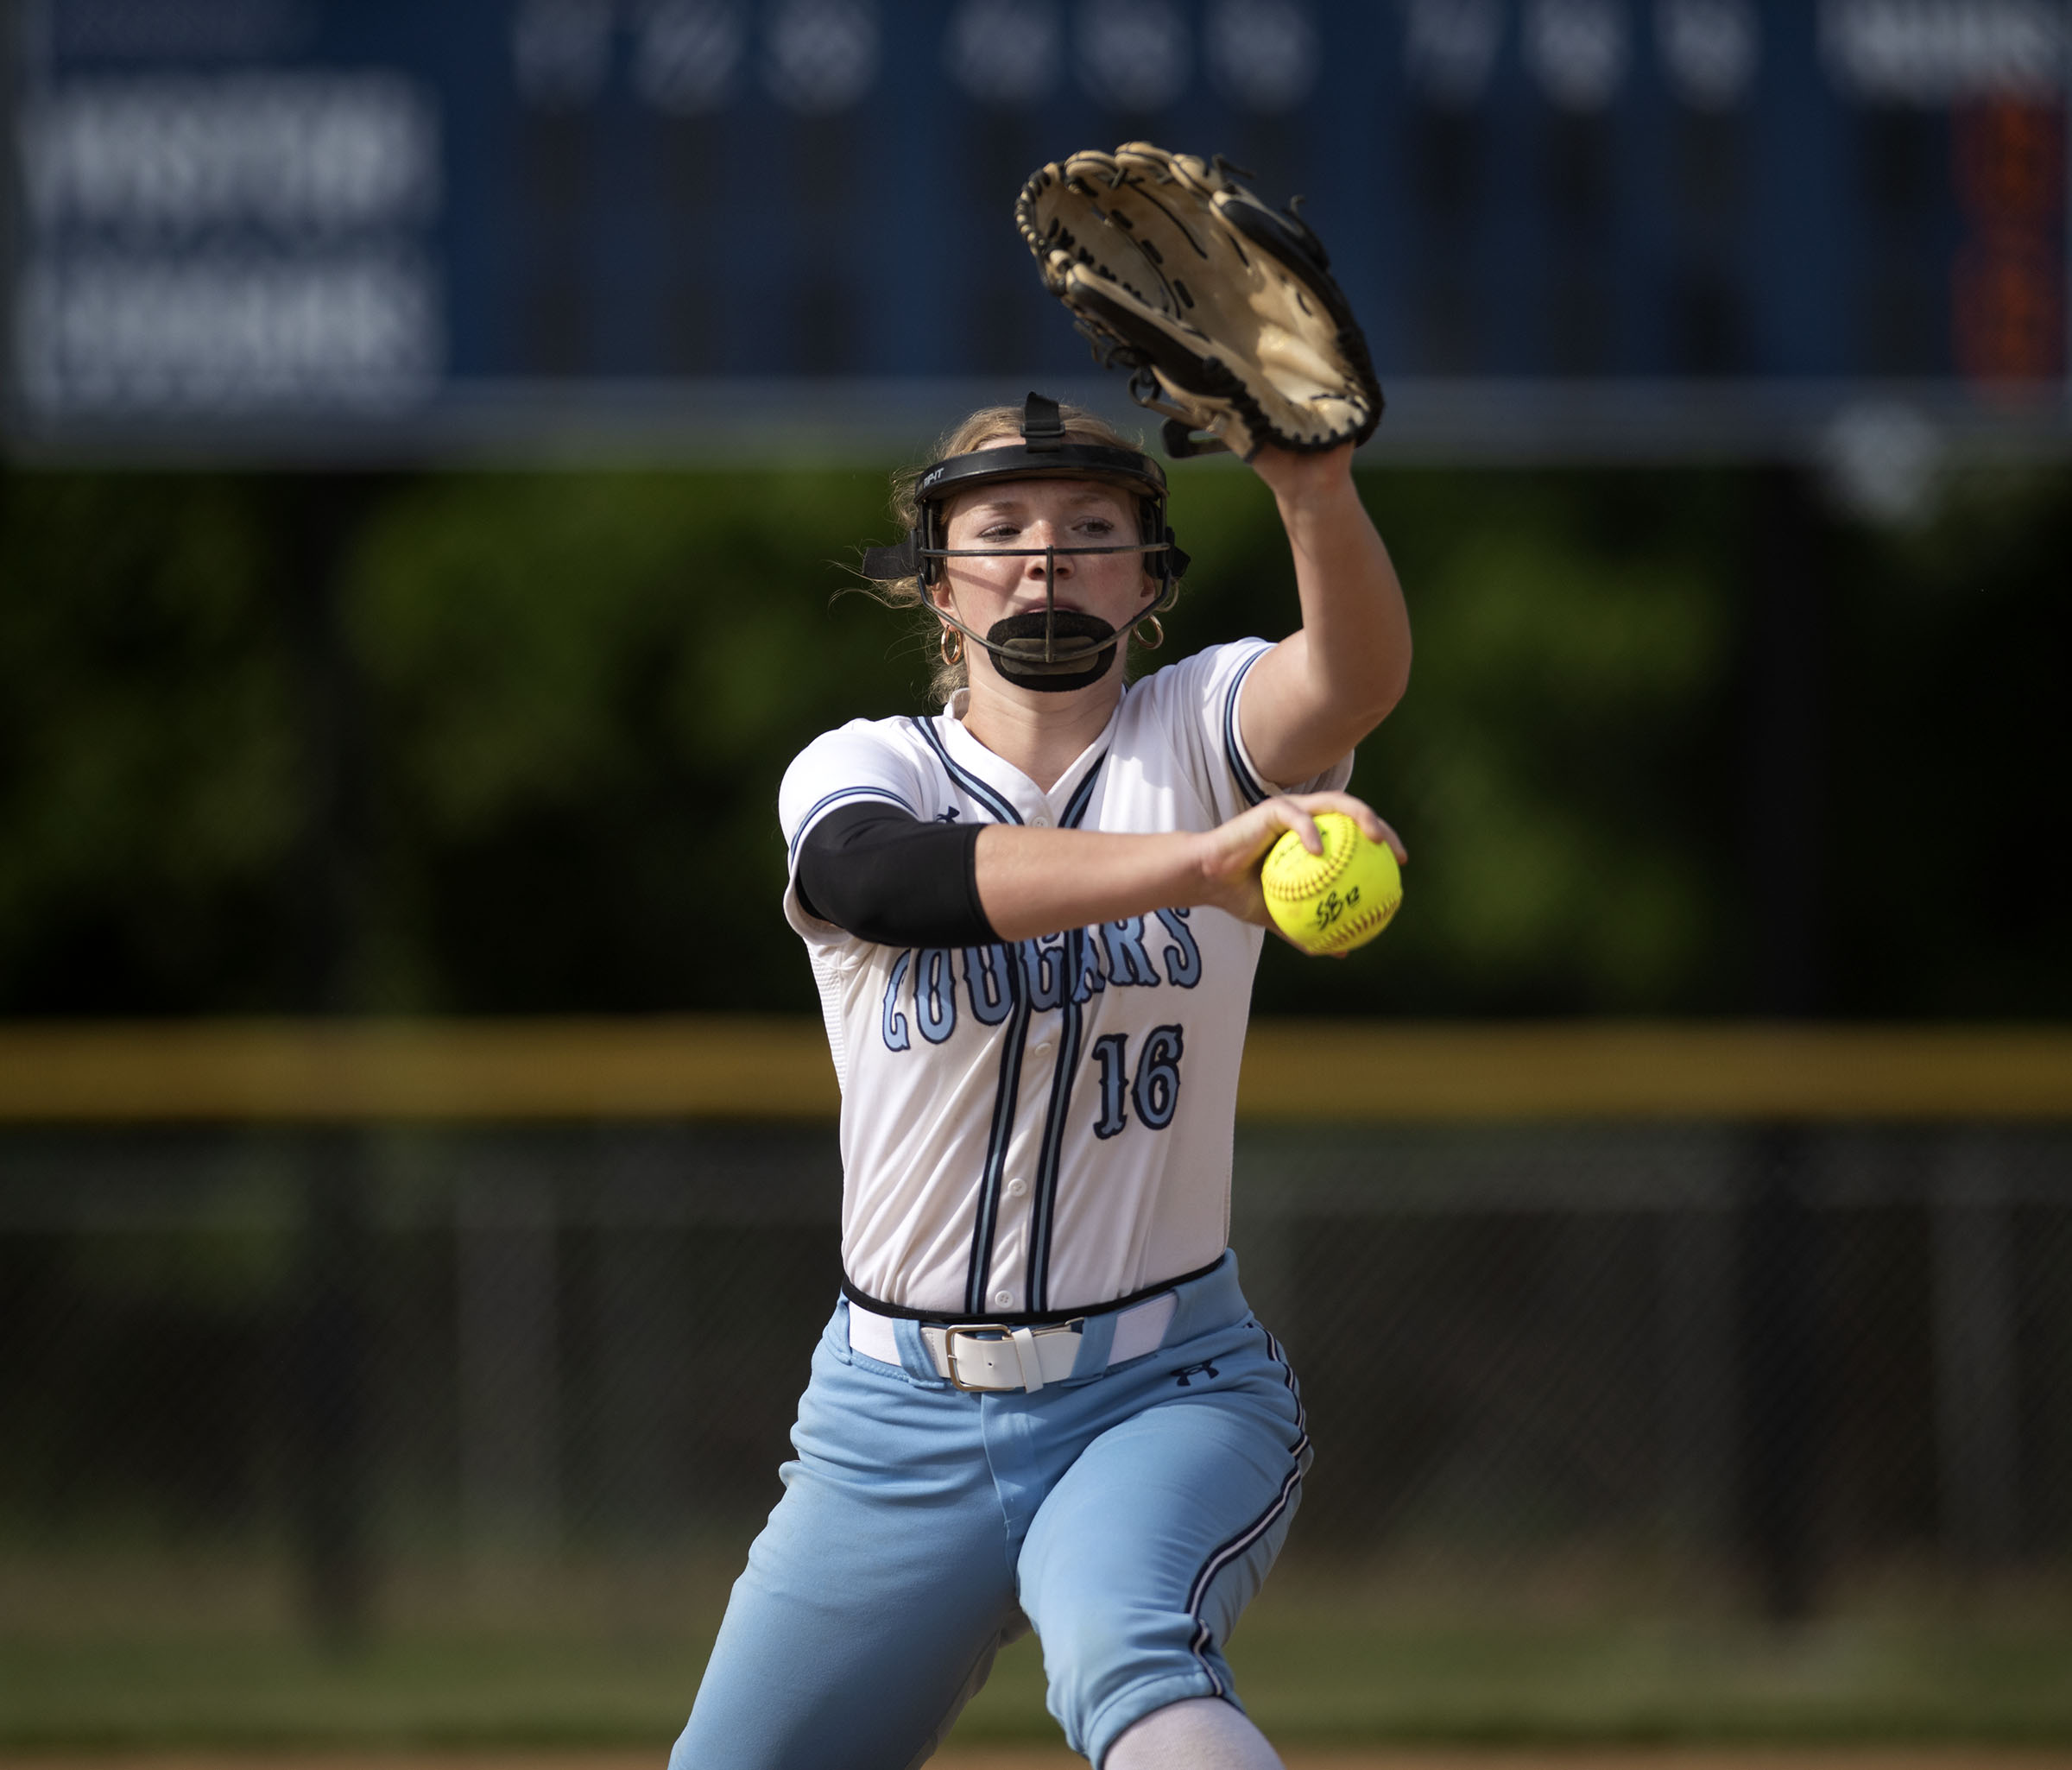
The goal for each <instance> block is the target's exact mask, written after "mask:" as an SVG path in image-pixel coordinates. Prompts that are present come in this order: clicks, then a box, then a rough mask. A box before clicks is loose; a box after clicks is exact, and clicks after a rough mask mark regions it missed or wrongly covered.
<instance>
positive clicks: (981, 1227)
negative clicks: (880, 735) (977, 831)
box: [907, 719, 1029, 1318]
mask: <svg viewBox="0 0 2072 1770" xmlns="http://www.w3.org/2000/svg"><path fill="white" fill-rule="evenodd" d="M907 723H908V724H910V725H912V726H913V729H914V730H916V731H918V732H919V733H920V735H921V739H922V742H924V743H926V744H927V746H928V748H929V749H932V750H933V751H934V752H935V759H936V761H937V762H940V763H941V764H942V767H943V772H944V774H947V775H948V776H949V777H950V778H951V781H954V782H955V783H956V784H957V786H959V787H962V788H963V790H964V792H965V793H968V794H969V795H970V797H971V798H973V799H975V800H977V801H978V802H979V804H981V805H982V806H984V807H985V808H986V809H987V810H988V811H989V812H992V814H993V819H994V821H995V823H1000V824H1019V823H1020V821H1021V816H1020V813H1019V812H1016V810H1015V809H1014V806H1012V805H1011V804H1009V803H1008V800H1007V798H1006V797H1005V795H1003V794H1002V793H999V792H996V791H995V789H994V788H993V787H989V786H988V785H987V784H986V783H985V782H984V781H982V780H980V779H979V778H978V776H977V775H976V774H973V773H972V772H971V771H970V769H969V768H963V767H962V766H960V765H959V764H958V763H957V762H952V761H951V757H950V752H949V749H947V748H946V747H945V746H944V743H943V740H942V736H941V735H940V734H939V733H938V731H937V730H936V729H935V724H934V722H933V721H932V720H930V719H909V720H908V721H907ZM1011 956H1012V957H1013V958H1014V963H1012V964H1009V965H1008V990H1009V991H1010V992H1011V993H1012V995H1013V996H1014V1011H1013V1012H1012V1013H1011V1014H1010V1015H1008V1029H1007V1034H1006V1035H1005V1037H1004V1039H1003V1040H1002V1041H1001V1051H1000V1080H999V1083H998V1084H997V1085H996V1086H995V1090H994V1093H993V1124H992V1128H991V1130H990V1132H989V1135H988V1136H987V1138H986V1161H985V1166H984V1167H983V1168H982V1169H981V1170H980V1172H979V1183H978V1204H977V1206H976V1209H975V1210H974V1211H973V1212H972V1224H971V1260H970V1265H969V1266H968V1267H967V1268H966V1269H965V1274H964V1307H965V1309H966V1310H967V1311H968V1312H970V1314H971V1315H972V1317H973V1318H981V1317H982V1315H983V1313H984V1311H985V1308H986V1305H987V1300H988V1299H987V1293H986V1292H987V1284H988V1280H989V1278H990V1277H991V1274H992V1271H993V1238H994V1236H995V1234H996V1233H997V1231H998V1230H999V1227H1000V1189H1001V1180H1002V1177H1003V1176H1004V1174H1005V1173H1006V1172H1007V1166H1008V1143H1009V1142H1010V1141H1012V1140H1013V1138H1014V1108H1015V1105H1016V1103H1018V1102H1019V1100H1020V1095H1021V1053H1022V1046H1023V1044H1024V1042H1025V1041H1026V1040H1027V1035H1028V1030H1029V993H1028V988H1027V983H1026V982H1025V980H1024V979H1023V977H1022V976H1021V964H1020V956H1019V955H1011Z"/></svg>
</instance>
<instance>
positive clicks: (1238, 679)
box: [1223, 651, 1269, 805]
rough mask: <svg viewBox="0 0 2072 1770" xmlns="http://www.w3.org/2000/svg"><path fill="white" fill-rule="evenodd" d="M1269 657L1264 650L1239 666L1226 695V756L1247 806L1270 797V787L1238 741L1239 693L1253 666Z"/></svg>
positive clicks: (1224, 731)
mask: <svg viewBox="0 0 2072 1770" xmlns="http://www.w3.org/2000/svg"><path fill="white" fill-rule="evenodd" d="M1265 656H1266V653H1264V652H1263V651H1260V652H1254V653H1253V654H1252V655H1251V656H1250V657H1249V658H1248V659H1247V660H1246V661H1245V662H1244V663H1243V664H1242V665H1241V666H1240V667H1239V668H1238V673H1237V674H1236V675H1235V677H1233V678H1232V679H1231V682H1230V692H1229V693H1228V694H1227V695H1225V696H1224V697H1223V755H1224V758H1225V759H1226V760H1227V761H1228V762H1229V764H1230V773H1231V776H1232V778H1233V779H1235V781H1236V782H1237V790H1238V791H1239V792H1240V793H1243V794H1244V796H1245V803H1246V804H1247V805H1257V804H1258V803H1259V802H1260V800H1262V799H1266V798H1267V797H1269V793H1268V790H1267V788H1266V787H1262V786H1260V781H1259V777H1258V776H1257V775H1256V774H1254V773H1253V772H1252V770H1251V769H1250V768H1248V767H1246V765H1245V753H1244V750H1243V749H1242V748H1241V746H1240V745H1239V743H1238V741H1237V696H1238V691H1239V690H1240V689H1241V688H1242V687H1243V686H1245V678H1246V677H1248V676H1249V675H1250V674H1251V673H1252V666H1253V665H1254V664H1256V663H1257V662H1258V661H1260V659H1261V658H1263V657H1265Z"/></svg>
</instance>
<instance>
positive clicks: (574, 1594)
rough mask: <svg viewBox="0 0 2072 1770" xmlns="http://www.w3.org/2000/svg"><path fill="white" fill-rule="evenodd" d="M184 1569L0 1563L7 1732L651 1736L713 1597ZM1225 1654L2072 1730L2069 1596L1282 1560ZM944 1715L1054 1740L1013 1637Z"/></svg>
mask: <svg viewBox="0 0 2072 1770" xmlns="http://www.w3.org/2000/svg"><path fill="white" fill-rule="evenodd" d="M9 1571H10V1570H9V1569H4V1568H0V1586H4V1585H6V1584H8V1580H7V1574H8V1573H9ZM187 1584H188V1586H189V1596H188V1602H186V1604H185V1605H184V1607H171V1606H168V1605H167V1602H166V1600H167V1597H168V1596H169V1595H170V1594H171V1593H172V1592H173V1591H174V1590H177V1589H178V1587H179V1586H180V1581H178V1580H177V1579H173V1580H172V1581H171V1584H167V1583H166V1580H165V1578H164V1577H161V1583H160V1584H158V1585H157V1586H155V1587H152V1588H150V1590H151V1591H152V1592H155V1594H156V1596H155V1597H148V1596H147V1594H146V1593H145V1591H144V1590H143V1589H142V1588H140V1589H138V1590H136V1591H135V1592H133V1593H132V1594H131V1596H132V1597H133V1598H135V1599H136V1600H137V1604H138V1608H136V1609H131V1610H130V1611H128V1612H127V1613H125V1611H124V1609H123V1606H122V1605H120V1604H119V1603H116V1602H113V1600H114V1598H115V1597H117V1596H119V1594H117V1593H115V1592H114V1591H112V1590H106V1589H102V1590H99V1593H98V1596H96V1595H95V1587H94V1583H93V1582H92V1581H75V1582H73V1583H72V1584H71V1587H70V1596H69V1598H68V1599H67V1600H66V1602H58V1597H59V1594H58V1592H57V1590H55V1589H54V1588H47V1590H48V1591H49V1596H50V1597H51V1602H49V1603H48V1604H47V1605H45V1606H43V1607H41V1615H40V1616H39V1615H37V1614H35V1612H36V1610H37V1609H38V1607H37V1606H36V1605H35V1603H34V1602H33V1600H34V1596H35V1581H33V1580H32V1581H31V1582H29V1584H28V1586H27V1587H24V1585H23V1584H22V1583H21V1582H19V1581H17V1582H16V1583H15V1584H14V1589H13V1591H12V1595H11V1598H10V1599H9V1601H7V1602H0V1750H4V1749H6V1748H15V1749H21V1748H28V1747H31V1746H35V1747H41V1748H79V1749H89V1748H110V1747H167V1746H231V1747H237V1746H250V1747H262V1746H281V1745H302V1746H352V1747H378V1746H392V1745H447V1746H459V1745H477V1746H498V1745H502V1746H555V1745H560V1746H599V1747H604V1746H616V1745H624V1746H629V1747H640V1748H658V1749H659V1748H660V1747H661V1746H663V1745H664V1744H666V1742H667V1741H668V1740H669V1739H670V1738H671V1737H673V1735H674V1734H675V1732H676V1730H677V1729H678V1728H679V1726H680V1725H681V1723H682V1718H683V1715H684V1713H685V1710H686V1709H687V1708H688V1706H689V1703H690V1700H691V1697H692V1692H693V1691H695V1689H696V1688H697V1684H698V1672H699V1669H700V1667H701V1666H702V1665H703V1663H704V1657H705V1653H706V1652H707V1651H708V1648H709V1646H710V1642H711V1631H712V1629H713V1628H714V1627H715V1626H716V1625H717V1616H718V1610H719V1605H720V1602H722V1600H723V1591H724V1579H723V1577H721V1576H720V1575H719V1574H718V1573H717V1571H716V1568H715V1566H714V1565H708V1564H707V1563H706V1562H704V1561H700V1560H698V1559H696V1558H693V1559H692V1560H691V1561H687V1562H681V1563H677V1564H671V1565H647V1566H645V1567H644V1568H642V1569H641V1570H640V1571H639V1572H638V1573H637V1574H635V1573H634V1572H630V1571H627V1570H624V1569H621V1570H619V1571H616V1572H614V1571H610V1570H605V1571H597V1570H592V1571H591V1574H590V1575H589V1576H587V1577H584V1579H580V1580H574V1581H571V1582H568V1583H565V1584H559V1585H557V1586H556V1588H555V1590H554V1591H553V1593H552V1594H551V1595H549V1596H548V1597H542V1596H541V1595H540V1592H539V1591H538V1590H530V1596H527V1590H528V1589H526V1588H522V1587H512V1588H509V1589H497V1588H494V1587H492V1588H489V1589H484V1588H483V1587H482V1586H480V1585H479V1584H478V1585H477V1586H476V1587H474V1588H472V1589H471V1595H469V1593H468V1592H466V1591H464V1590H463V1588H462V1586H461V1584H459V1583H458V1582H451V1581H449V1582H441V1581H439V1580H438V1579H435V1578H427V1579H426V1581H425V1582H424V1583H423V1584H422V1585H421V1587H420V1590H417V1591H416V1593H415V1594H414V1595H411V1594H401V1595H398V1594H390V1595H388V1596H387V1597H386V1598H385V1606H384V1608H385V1609H386V1610H388V1611H390V1612H392V1613H394V1614H392V1615H391V1617H390V1624H389V1627H388V1628H386V1629H385V1630H384V1631H383V1632H382V1634H380V1635H379V1636H378V1637H377V1638H376V1640H373V1641H372V1642H371V1643H370V1645H369V1646H367V1647H365V1648H363V1649H362V1650H360V1651H357V1652H353V1653H325V1652H323V1651H319V1650H318V1649H316V1648H314V1647H312V1646H310V1645H308V1644H307V1643H306V1641H304V1640H302V1639H300V1637H299V1636H298V1634H296V1633H295V1632H294V1630H293V1628H291V1627H289V1626H288V1621H287V1613H286V1608H285V1605H284V1602H283V1596H284V1594H283V1591H282V1590H281V1589H280V1587H279V1586H278V1585H277V1584H273V1583H269V1582H268V1580H266V1579H257V1580H254V1581H248V1582H247V1583H245V1584H243V1585H240V1584H237V1582H235V1581H232V1582H229V1583H227V1584H226V1583H223V1582H218V1584H209V1583H208V1582H206V1581H202V1580H193V1581H190V1582H188V1583H187ZM550 1600H551V1601H550ZM183 1609H184V1613H185V1614H184V1615H183V1614H182V1610H183ZM550 1625H551V1626H550ZM1231 1657H1232V1659H1233V1661H1234V1663H1235V1666H1236V1669H1237V1672H1238V1674H1239V1678H1240V1685H1241V1691H1242V1692H1243V1694H1244V1696H1245V1697H1246V1699H1247V1702H1248V1705H1249V1706H1250V1707H1251V1709H1252V1710H1253V1712H1254V1714H1255V1715H1256V1716H1258V1717H1259V1719H1260V1722H1261V1723H1262V1724H1263V1725H1264V1726H1265V1727H1266V1728H1267V1730H1268V1732H1269V1733H1271V1734H1272V1735H1273V1736H1274V1737H1276V1738H1277V1739H1283V1740H1287V1741H1298V1742H1300V1741H1306V1742H1377V1741H1383V1740H1418V1741H1428V1742H1462V1743H1470V1742H1520V1743H1523V1742H1556V1743H1559V1742H1576V1743H1582V1742H1639V1741H1654V1740H1679V1741H1690V1742H1705V1741H1711V1742H1737V1741H1749V1740H1769V1741H1778V1742H1843V1741H1872V1740H1884V1741H1923V1742H1927V1741H1953V1742H1954V1741H1973V1742H2009V1743H2018V1742H2026V1743H2035V1744H2057V1745H2064V1744H2069V1743H2072V1607H2068V1606H2067V1605H2066V1604H2065V1603H2064V1602H2063V1593H2062V1592H2057V1593H2050V1592H2045V1593H2042V1594H2038V1593H2037V1592H2035V1591H2033V1590H2031V1591H2030V1592H2028V1593H2025V1594H2013V1593H2000V1594H1996V1595H1987V1596H1981V1595H1979V1594H1975V1593H1974V1594H1971V1595H1968V1596H1962V1597H1961V1598H1953V1597H1951V1596H1949V1595H1947V1594H1944V1595H1940V1596H1938V1594H1936V1592H1935V1591H1933V1590H1928V1589H1925V1588H1924V1589H1919V1590H1911V1591H1909V1590H1899V1591H1892V1590H1887V1591H1885V1592H1882V1593H1879V1592H1858V1593H1855V1594H1850V1595H1844V1596H1843V1597H1842V1598H1841V1600H1839V1601H1838V1602H1837V1604H1836V1606H1835V1609H1834V1610H1833V1612H1832V1614H1831V1615H1829V1616H1828V1617H1827V1618H1825V1619H1823V1620H1822V1621H1818V1622H1816V1623H1813V1624H1810V1625H1806V1626H1803V1627H1801V1628H1797V1629H1794V1630H1792V1631H1791V1632H1789V1633H1787V1634H1779V1633H1778V1632H1775V1631H1772V1630H1770V1629H1767V1628H1764V1627H1762V1626H1760V1625H1759V1624H1757V1623H1754V1622H1753V1621H1749V1620H1748V1619H1747V1618H1746V1617H1745V1616H1741V1615H1737V1614H1736V1613H1735V1612H1734V1610H1733V1609H1732V1608H1731V1607H1729V1606H1725V1605H1721V1604H1720V1603H1718V1602H1716V1601H1713V1600H1708V1601H1706V1602H1696V1601H1695V1600H1694V1602H1692V1603H1691V1604H1690V1605H1689V1606H1687V1607H1685V1608H1684V1609H1682V1610H1680V1611H1678V1612H1674V1613H1672V1612H1670V1611H1668V1610H1665V1609H1663V1608H1661V1607H1660V1606H1658V1605H1654V1606H1636V1605H1634V1604H1633V1602H1630V1600H1621V1599H1620V1598H1618V1597H1617V1596H1616V1595H1609V1596H1608V1595H1607V1594H1606V1593H1604V1592H1602V1591H1601V1590H1600V1591H1589V1590H1586V1591H1583V1592H1581V1593H1577V1592H1573V1591H1571V1592H1569V1593H1567V1594H1565V1595H1560V1596H1549V1595H1548V1594H1547V1593H1546V1592H1545V1591H1542V1592H1538V1593H1533V1592H1520V1593H1517V1594H1513V1595H1512V1596H1511V1597H1510V1599H1509V1600H1508V1601H1507V1600H1506V1598H1505V1597H1504V1596H1502V1595H1495V1596H1493V1595H1492V1594H1490V1593H1489V1592H1488V1591H1486V1590H1484V1591H1481V1592H1479V1593H1478V1592H1469V1593H1467V1594H1466V1595H1463V1593H1462V1591H1461V1590H1435V1589H1433V1588H1432V1586H1431V1584H1429V1582H1427V1583H1424V1584H1418V1585H1414V1586H1413V1585H1408V1584H1404V1583H1402V1582H1399V1581H1393V1580H1391V1579H1390V1578H1387V1577H1380V1576H1376V1575H1374V1574H1371V1573H1370V1574H1368V1575H1363V1576H1359V1577H1354V1576H1339V1577H1322V1576H1313V1577H1304V1576H1303V1575H1302V1574H1300V1573H1299V1572H1298V1573H1294V1574H1291V1575H1284V1577H1282V1578H1280V1579H1279V1580H1277V1581H1276V1582H1275V1583H1274V1584H1273V1586H1271V1587H1270V1588H1269V1590H1268V1594H1267V1596H1266V1597H1264V1598H1262V1599H1261V1600H1260V1602H1259V1603H1258V1604H1257V1605H1256V1606H1255V1607H1254V1610H1253V1612H1252V1614H1251V1615H1249V1616H1248V1618H1247V1620H1246V1623H1245V1627H1244V1628H1243V1629H1242V1631H1241V1633H1240V1634H1239V1636H1238V1638H1237V1640H1235V1642H1234V1643H1233V1647H1232V1654H1231ZM958 1736H959V1737H960V1738H962V1739H965V1740H975V1739H987V1740H1014V1739H1047V1738H1052V1737H1055V1732H1054V1729H1053V1728H1052V1723H1051V1722H1050V1720H1049V1719H1048V1717H1047V1716H1045V1712H1044V1708H1043V1677H1042V1666H1041V1658H1040V1653H1039V1649H1038V1647H1037V1646H1036V1644H1035V1643H1034V1641H1033V1640H1024V1641H1022V1642H1020V1643H1018V1644H1017V1645H1016V1646H1015V1647H1012V1648H1010V1649H1008V1652H1007V1653H1003V1654H1002V1656H1001V1661H1000V1664H999V1666H997V1668H996V1670H995V1675H994V1678H993V1679H992V1681H991V1683H990V1684H989V1685H988V1687H987V1689H986V1690H985V1691H982V1693H981V1695H980V1696H979V1697H978V1698H977V1699H976V1701H975V1702H974V1703H973V1704H972V1706H971V1708H970V1710H968V1711H967V1713H966V1715H965V1717H964V1719H963V1722H962V1723H960V1726H959V1728H958Z"/></svg>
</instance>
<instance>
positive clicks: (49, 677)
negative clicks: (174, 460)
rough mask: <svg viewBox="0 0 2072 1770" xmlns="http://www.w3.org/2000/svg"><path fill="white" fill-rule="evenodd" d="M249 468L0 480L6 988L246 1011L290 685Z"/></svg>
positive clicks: (28, 995)
mask: <svg viewBox="0 0 2072 1770" xmlns="http://www.w3.org/2000/svg"><path fill="white" fill-rule="evenodd" d="M261 505H262V500H261V499H260V498H259V497H258V496H256V495H255V489H254V487H253V486H252V485H250V484H249V483H246V484H239V483H237V482H232V481H227V480H224V479H218V478H203V477H180V476H168V477H150V478H143V477H138V478H116V477H105V476H87V475H59V474H51V475H41V474H22V473H16V474H10V475H8V476H6V477H4V478H0V1004H3V1005H4V1008H6V1009H7V1010H8V1011H12V1012H16V1013H20V1012H22V1011H25V1010H27V1011H36V1010H42V1009H50V1010H55V1011H60V1012H66V1013H93V1012H103V1011H104V1012H110V1013H136V1012H156V1011H161V1010H177V1009H186V1008H199V1007H203V1006H207V1007H212V1008H250V1007H256V1006H259V1005H262V1004H263V1003H265V1002H268V1000H270V999H273V998H274V996H275V995H276V994H277V991H278V989H279V988H280V986H281V955H282V947H283V939H284V930H283V926H282V924H281V919H280V917H279V915H278V914H277V913H276V911H277V900H278V898H279V894H280V888H279V880H280V876H281V871H282V869H283V868H284V866H285V865H286V864H287V857H288V854H289V851H290V849H291V847H292V844H293V843H294V838H295V833H296V830H297V825H298V810H297V805H296V799H297V778H296V777H297V768H298V762H299V757H298V751H297V748H296V744H295V726H294V711H293V705H292V704H293V701H294V680H293V673H292V669H291V667H290V659H289V652H288V649H287V646H286V644H285V642H284V638H283V635H282V631H281V613H280V610H279V608H278V607H277V605H276V604H275V602H274V601H273V599H272V597H271V595H270V592H271V590H272V586H271V585H269V583H268V535H267V534H266V532H265V525H264V522H263V521H262V508H261Z"/></svg>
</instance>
